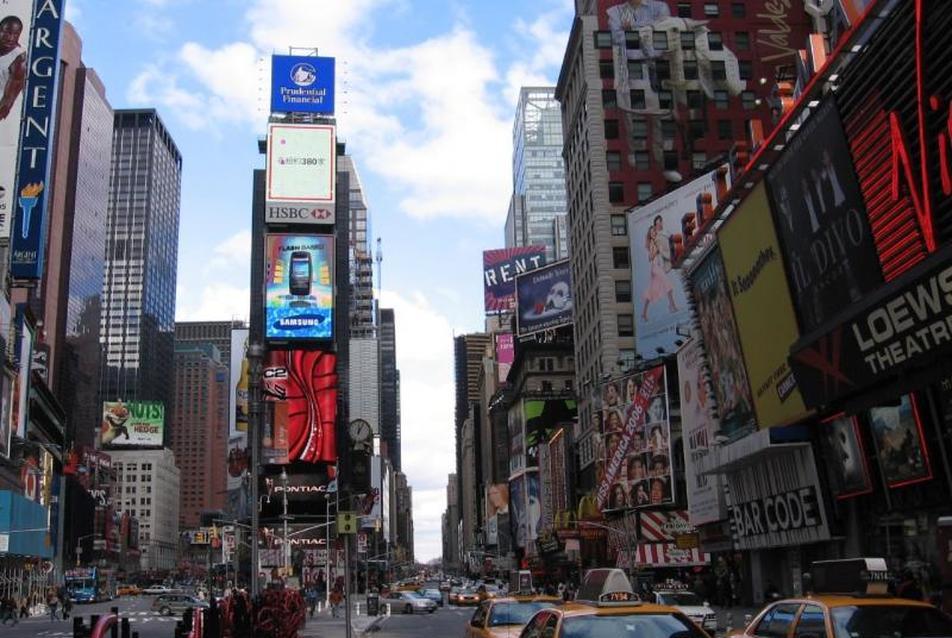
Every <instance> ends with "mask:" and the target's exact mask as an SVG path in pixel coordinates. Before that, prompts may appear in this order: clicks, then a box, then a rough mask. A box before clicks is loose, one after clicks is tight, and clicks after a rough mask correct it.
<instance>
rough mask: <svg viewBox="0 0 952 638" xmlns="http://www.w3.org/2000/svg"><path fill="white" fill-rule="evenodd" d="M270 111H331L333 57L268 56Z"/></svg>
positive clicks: (332, 107)
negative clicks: (269, 68) (269, 67)
mask: <svg viewBox="0 0 952 638" xmlns="http://www.w3.org/2000/svg"><path fill="white" fill-rule="evenodd" d="M271 111H272V112H273V113H333V112H334V58H319V57H315V56H306V55H274V56H271Z"/></svg>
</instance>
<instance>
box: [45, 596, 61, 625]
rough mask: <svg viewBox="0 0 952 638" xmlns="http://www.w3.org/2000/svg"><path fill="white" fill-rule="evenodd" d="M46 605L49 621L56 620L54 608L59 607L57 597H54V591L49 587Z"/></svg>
mask: <svg viewBox="0 0 952 638" xmlns="http://www.w3.org/2000/svg"><path fill="white" fill-rule="evenodd" d="M46 606H47V607H49V610H50V622H53V621H54V620H56V610H57V608H59V599H58V598H57V597H56V592H54V591H53V590H52V589H50V591H49V593H48V594H47V595H46Z"/></svg>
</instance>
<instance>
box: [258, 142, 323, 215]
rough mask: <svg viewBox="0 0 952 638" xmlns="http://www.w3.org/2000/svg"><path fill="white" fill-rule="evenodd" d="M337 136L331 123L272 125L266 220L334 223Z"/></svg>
mask: <svg viewBox="0 0 952 638" xmlns="http://www.w3.org/2000/svg"><path fill="white" fill-rule="evenodd" d="M336 161H337V139H336V131H335V128H334V126H333V125H330V124H269V125H268V159H267V167H266V172H267V175H266V178H265V184H266V186H265V222H267V223H269V224H333V223H334V218H335V210H334V206H335V187H336V183H337V170H336V168H335V165H336Z"/></svg>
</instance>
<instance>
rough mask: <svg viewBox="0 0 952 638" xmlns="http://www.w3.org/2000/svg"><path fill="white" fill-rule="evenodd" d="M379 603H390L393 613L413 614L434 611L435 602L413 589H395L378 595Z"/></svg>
mask: <svg viewBox="0 0 952 638" xmlns="http://www.w3.org/2000/svg"><path fill="white" fill-rule="evenodd" d="M380 604H381V605H390V612H391V613H394V614H401V613H402V614H413V613H421V612H426V613H430V614H432V613H433V612H434V611H436V603H435V602H433V601H432V600H430V599H428V598H424V597H423V596H421V595H420V594H418V593H416V592H415V591H395V592H391V593H389V594H387V595H386V596H381V597H380Z"/></svg>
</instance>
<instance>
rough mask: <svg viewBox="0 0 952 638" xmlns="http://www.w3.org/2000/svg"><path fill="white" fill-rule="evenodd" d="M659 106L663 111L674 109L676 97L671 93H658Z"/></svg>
mask: <svg viewBox="0 0 952 638" xmlns="http://www.w3.org/2000/svg"><path fill="white" fill-rule="evenodd" d="M658 106H659V107H661V108H663V109H672V108H674V96H673V95H672V94H671V91H658Z"/></svg>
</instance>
